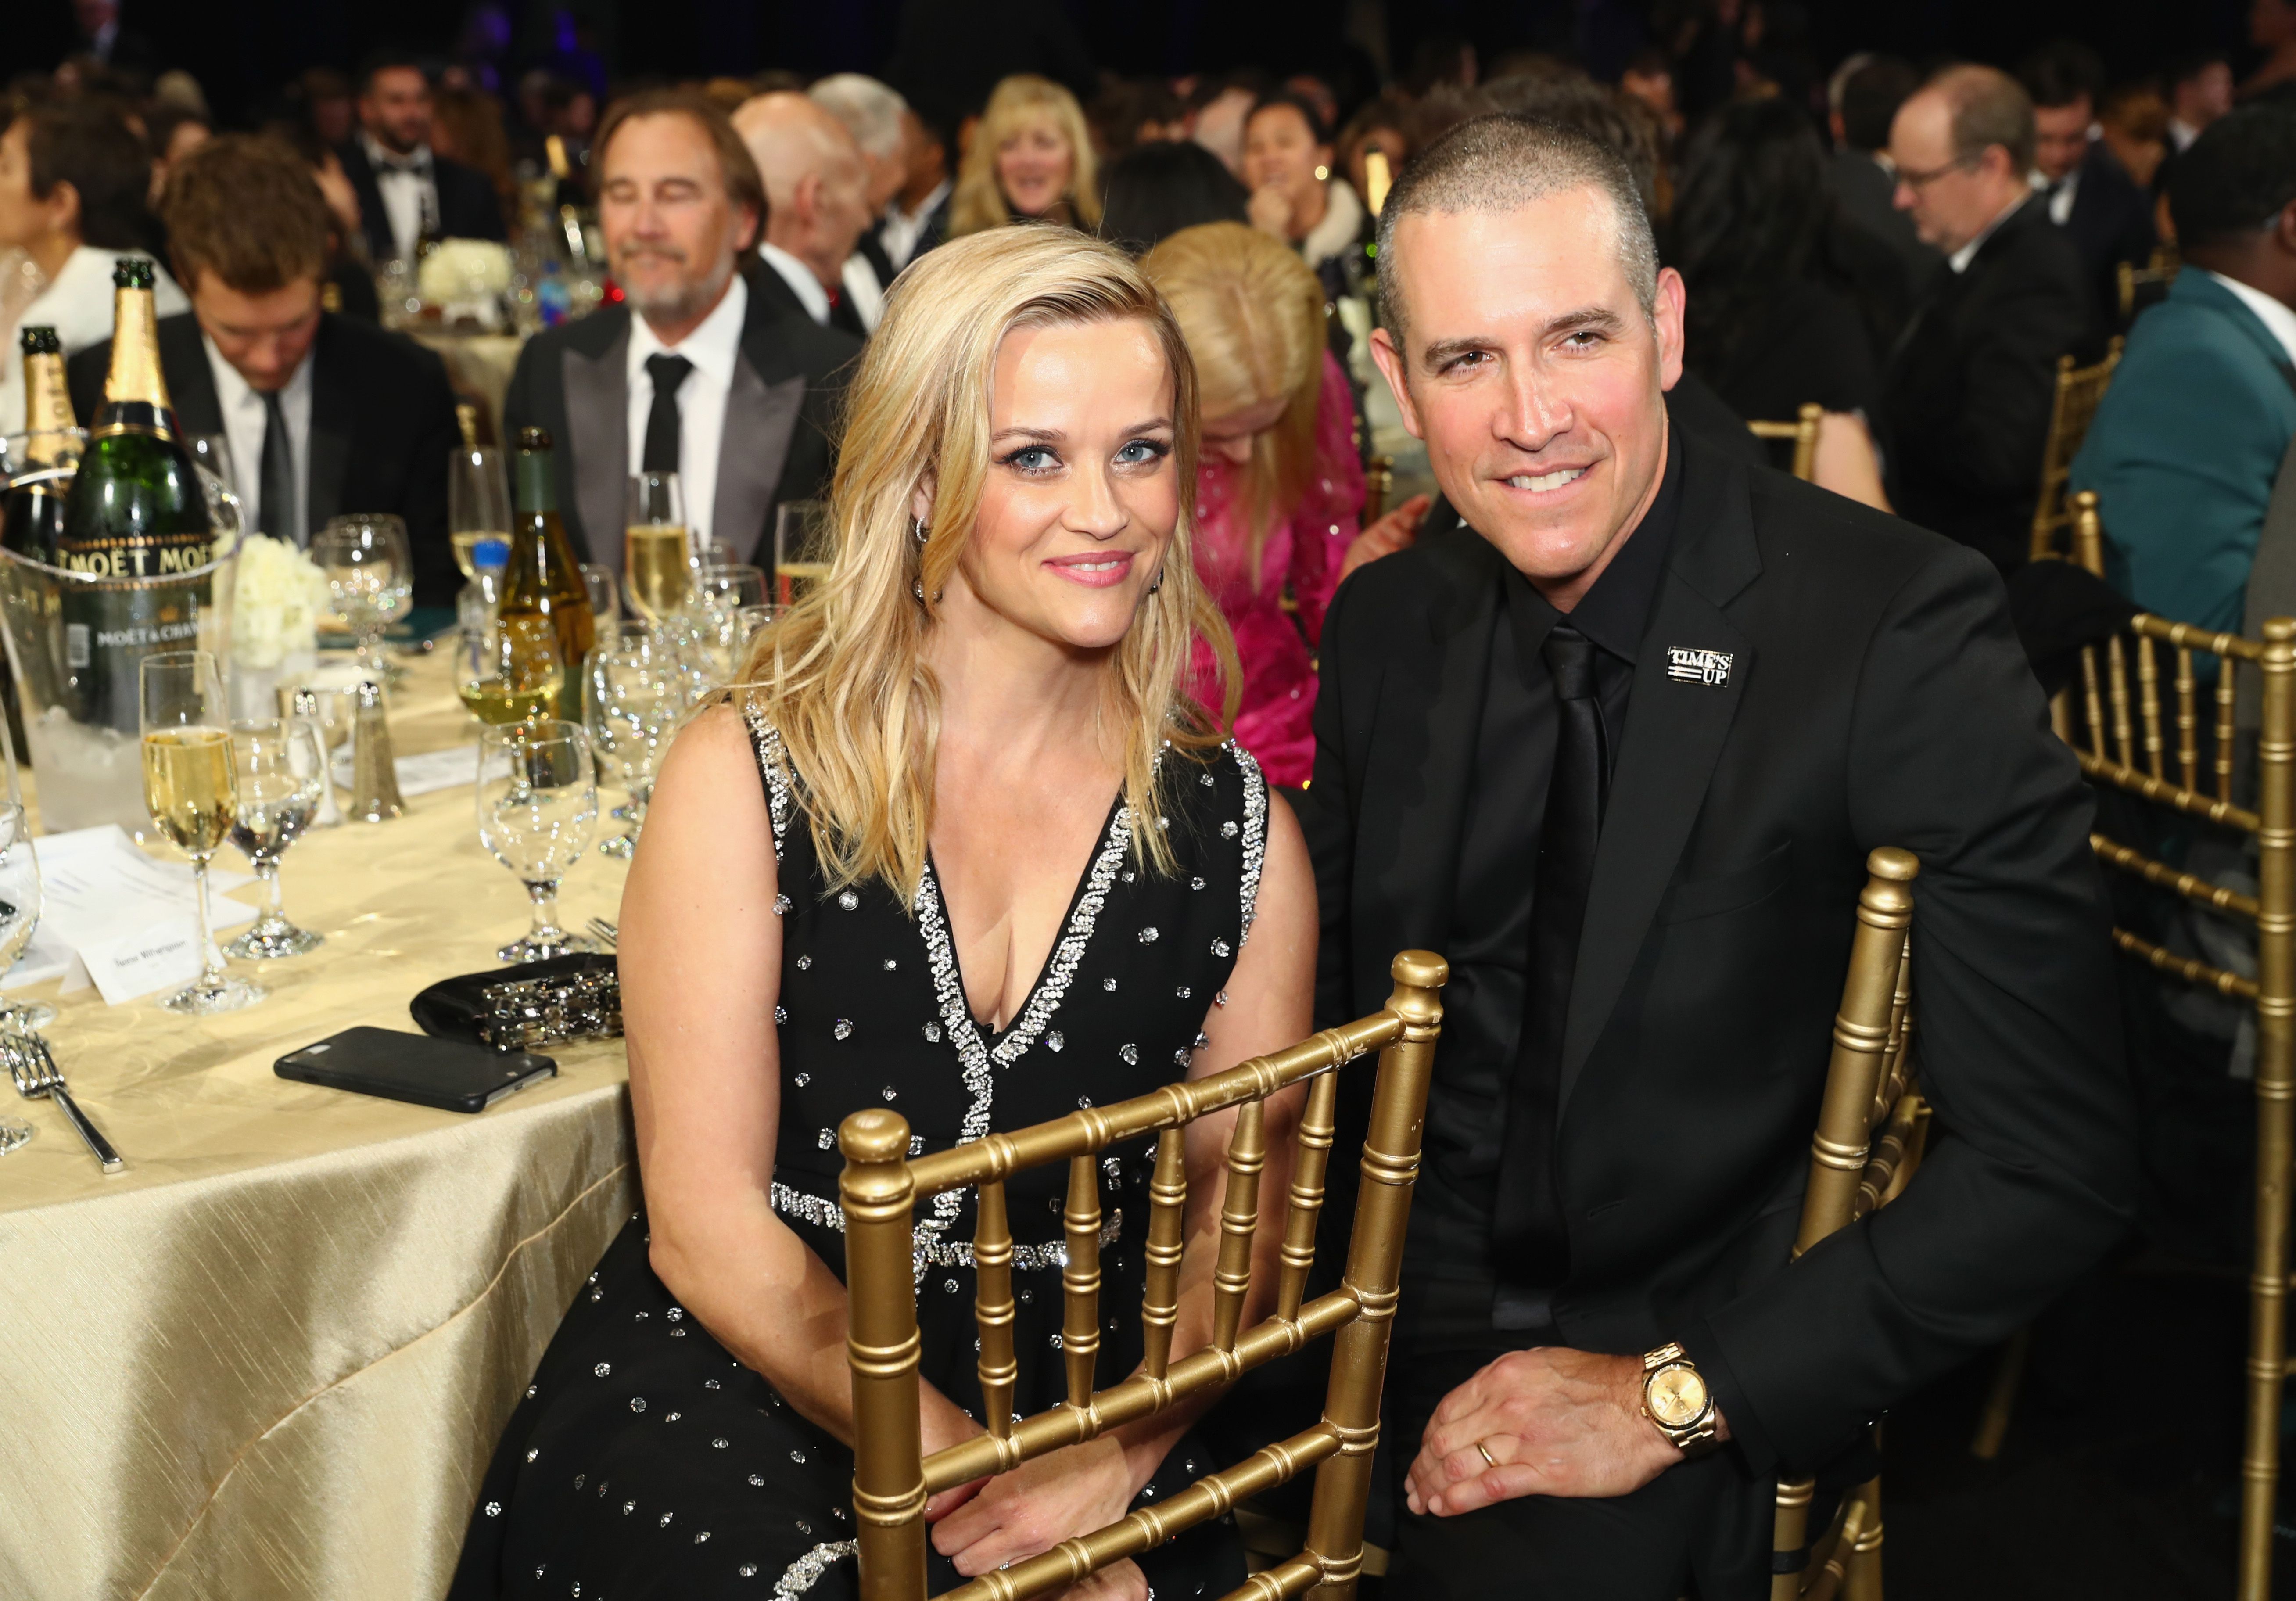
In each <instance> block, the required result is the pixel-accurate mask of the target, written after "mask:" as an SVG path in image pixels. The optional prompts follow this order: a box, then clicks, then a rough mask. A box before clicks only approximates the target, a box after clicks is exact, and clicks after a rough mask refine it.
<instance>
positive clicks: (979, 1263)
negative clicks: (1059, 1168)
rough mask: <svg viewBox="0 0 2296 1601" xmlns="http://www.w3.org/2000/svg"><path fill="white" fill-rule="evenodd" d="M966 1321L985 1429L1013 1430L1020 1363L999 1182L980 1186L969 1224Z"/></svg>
mask: <svg viewBox="0 0 2296 1601" xmlns="http://www.w3.org/2000/svg"><path fill="white" fill-rule="evenodd" d="M972 1266H973V1277H974V1283H973V1301H972V1321H973V1323H974V1325H975V1326H977V1327H978V1328H979V1329H980V1399H981V1400H982V1401H983V1402H984V1403H985V1404H986V1405H987V1407H988V1432H989V1433H991V1434H993V1435H995V1436H996V1438H997V1439H999V1440H1009V1439H1011V1438H1012V1436H1013V1385H1014V1383H1017V1382H1018V1380H1019V1378H1020V1376H1021V1365H1020V1362H1019V1361H1018V1359H1015V1357H1014V1356H1013V1315H1014V1313H1013V1228H1012V1225H1011V1223H1010V1222H1009V1221H1008V1220H1007V1219H1006V1218H1005V1185H1004V1181H1003V1180H1001V1179H995V1178H991V1179H988V1180H985V1181H984V1182H983V1183H982V1184H981V1186H980V1211H979V1215H978V1216H977V1218H976V1219H975V1220H974V1223H973V1227H972Z"/></svg>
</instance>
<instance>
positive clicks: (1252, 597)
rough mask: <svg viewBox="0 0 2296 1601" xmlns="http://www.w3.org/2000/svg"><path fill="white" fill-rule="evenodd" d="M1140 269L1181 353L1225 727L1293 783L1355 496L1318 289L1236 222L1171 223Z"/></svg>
mask: <svg viewBox="0 0 2296 1601" xmlns="http://www.w3.org/2000/svg"><path fill="white" fill-rule="evenodd" d="M1141 265H1142V266H1143V267H1145V268H1146V269H1147V272H1148V275H1149V277H1150V278H1152V280H1153V281H1154V282H1155V284H1156V287H1157V288H1158V289H1159V290H1160V291H1162V293H1163V295H1164V298H1165V299H1166V300H1169V302H1170V303H1171V306H1172V309H1173V311H1174V313H1175V314H1176V315H1177V316H1178V318H1179V322H1180V327H1181V329H1182V331H1183V332H1184V333H1186V335H1187V339H1188V350H1189V353H1190V354H1191V355H1192V356H1193V357H1194V358H1195V364H1196V382H1197V393H1198V395H1199V396H1200V397H1201V413H1202V417H1203V448H1202V451H1201V455H1200V456H1198V458H1197V469H1196V567H1197V571H1198V572H1199V573H1201V576H1202V578H1203V580H1204V582H1205V583H1206V585H1207V586H1209V587H1210V590H1211V592H1212V595H1213V596H1214V598H1215V599H1217V600H1218V602H1219V606H1220V610H1221V611H1222V612H1225V613H1226V616H1227V623H1228V627H1229V628H1231V629H1232V630H1234V635H1235V648H1236V654H1237V655H1238V656H1239V657H1240V658H1242V663H1243V686H1242V687H1243V702H1242V707H1241V708H1240V710H1238V711H1237V713H1236V718H1235V737H1236V739H1237V740H1238V741H1239V742H1240V743H1242V745H1243V747H1244V748H1245V749H1246V750H1248V751H1251V753H1252V755H1254V756H1255V757H1257V758H1259V765H1260V766H1261V768H1264V769H1265V770H1266V772H1267V780H1268V782H1269V783H1271V784H1281V785H1283V786H1285V787H1288V788H1296V787H1298V786H1299V785H1300V784H1305V783H1306V782H1307V781H1308V776H1309V775H1310V773H1311V772H1312V771H1313V770H1314V767H1315V760H1316V734H1315V728H1314V726H1313V724H1314V713H1315V710H1316V662H1315V648H1316V641H1317V640H1318V639H1319V638H1320V637H1321V636H1322V634H1323V629H1324V607H1325V606H1327V605H1329V604H1330V603H1331V599H1332V592H1333V590H1334V589H1336V588H1338V587H1339V583H1340V578H1341V567H1342V563H1343V562H1344V561H1345V559H1346V557H1347V554H1348V547H1349V545H1350V543H1351V542H1353V541H1354V539H1355V538H1356V536H1357V532H1358V528H1357V519H1358V517H1359V516H1360V514H1361V513H1362V511H1363V500H1364V475H1363V466H1362V464H1361V462H1360V460H1359V459H1358V458H1357V454H1356V447H1355V443H1354V437H1353V433H1354V420H1355V403H1354V398H1353V397H1352V396H1351V395H1350V394H1349V390H1348V381H1347V374H1345V373H1344V372H1342V371H1341V367H1340V364H1339V363H1338V362H1337V361H1335V360H1333V357H1332V356H1331V354H1330V353H1329V351H1328V350H1326V349H1325V348H1324V293H1323V289H1322V286H1321V285H1320V284H1318V283H1316V275H1315V274H1314V273H1313V272H1311V271H1309V270H1308V267H1307V266H1306V264H1305V263H1303V262H1302V261H1301V260H1300V258H1299V257H1298V256H1297V255H1296V254H1294V253H1293V252H1292V251H1291V250H1287V249H1285V248H1284V247H1283V244H1282V243H1281V242H1278V241H1276V240H1275V239H1272V238H1270V237H1269V236H1268V235H1267V234H1261V233H1259V232H1257V231H1255V230H1254V229H1251V228H1249V227H1246V226H1243V225H1242V224H1241V223H1226V222H1223V223H1207V224H1204V225H1202V226H1199V227H1193V228H1184V229H1182V230H1181V231H1180V232H1178V233H1177V234H1172V235H1171V236H1170V237H1169V238H1168V239H1166V240H1165V241H1164V242H1162V243H1161V244H1160V245H1158V246H1157V247H1156V248H1155V249H1154V250H1152V251H1150V252H1149V254H1148V256H1147V258H1146V259H1145V260H1144V261H1143V262H1142V264H1141ZM1287 594H1288V595H1289V596H1290V598H1291V600H1292V603H1293V604H1294V606H1295V607H1296V610H1286V609H1285V606H1284V600H1285V597H1286V595H1287ZM1196 677H1197V681H1198V689H1197V694H1198V696H1199V698H1200V699H1201V701H1202V702H1203V703H1204V704H1207V705H1213V706H1217V705H1218V704H1219V696H1218V694H1214V693H1211V692H1210V689H1209V687H1208V686H1209V681H1210V678H1211V677H1212V656H1211V652H1210V650H1209V649H1207V648H1206V647H1204V646H1203V645H1198V646H1197V647H1196Z"/></svg>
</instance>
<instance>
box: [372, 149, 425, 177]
mask: <svg viewBox="0 0 2296 1601" xmlns="http://www.w3.org/2000/svg"><path fill="white" fill-rule="evenodd" d="M374 169H375V171H376V172H377V173H378V174H381V173H386V172H403V173H405V174H406V176H407V177H411V178H427V177H430V152H428V151H416V152H414V154H413V155H411V156H395V155H392V154H391V153H390V152H388V151H385V152H381V154H379V155H377V156H376V157H375V159H374Z"/></svg>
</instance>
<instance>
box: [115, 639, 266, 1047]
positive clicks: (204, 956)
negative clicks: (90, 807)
mask: <svg viewBox="0 0 2296 1601" xmlns="http://www.w3.org/2000/svg"><path fill="white" fill-rule="evenodd" d="M138 670H139V672H140V674H141V682H140V686H139V687H140V689H141V691H142V700H143V804H144V806H145V808H146V809H148V810H149V811H150V812H151V814H152V823H153V825H155V826H157V828H158V829H159V831H160V833H162V834H164V835H166V836H167V838H168V841H169V842H171V843H173V844H174V845H175V847H176V850H180V851H182V852H183V853H184V855H185V856H187V857H189V858H192V883H193V898H194V900H195V902H196V904H197V907H198V911H199V917H198V922H199V932H200V960H201V969H200V976H199V977H198V978H196V979H194V980H193V981H192V982H191V983H189V984H187V985H186V986H184V988H183V989H179V990H177V991H176V993H175V994H173V995H170V996H168V997H167V998H165V999H164V1000H162V1001H161V1002H160V1005H161V1006H165V1007H166V1008H167V1009H168V1011H170V1012H184V1013H190V1014H194V1015H204V1014H208V1013H211V1012H234V1011H237V1010H238V1009H239V1008H240V1007H242V1006H252V1005H254V1004H255V1003H256V1002H257V1001H259V1000H261V999H262V998H263V995H264V992H263V990H262V989H261V988H260V987H259V986H258V985H254V984H250V983H249V982H248V981H246V980H244V979H235V978H232V977H229V976H228V975H226V974H225V972H224V970H223V954H222V953H221V952H220V951H218V950H217V949H216V945H215V933H214V931H213V928H212V925H211V924H210V921H209V916H208V861H209V858H211V857H213V856H214V855H215V853H216V848H217V846H219V845H221V844H222V843H223V842H224V840H225V836H227V835H228V834H229V833H230V832H231V827H232V824H233V822H234V820H235V819H236V817H237V815H238V810H239V780H238V773H237V769H236V767H235V765H234V762H233V760H232V749H231V724H230V721H229V718H228V710H227V709H228V708H229V705H230V702H229V701H227V700H226V699H225V695H224V687H223V677H222V675H221V674H220V673H218V672H217V670H216V661H215V657H214V656H213V655H211V654H210V653H208V652H206V651H162V652H159V653H155V654H152V655H149V656H146V657H144V658H143V662H142V663H141V665H140V668H139V669H138Z"/></svg>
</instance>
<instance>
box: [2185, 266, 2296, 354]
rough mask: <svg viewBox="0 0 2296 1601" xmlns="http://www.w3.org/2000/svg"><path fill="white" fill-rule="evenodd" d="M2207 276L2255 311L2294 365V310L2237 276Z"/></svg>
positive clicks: (2295, 351) (2295, 330)
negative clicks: (2243, 281)
mask: <svg viewBox="0 0 2296 1601" xmlns="http://www.w3.org/2000/svg"><path fill="white" fill-rule="evenodd" d="M2203 270H2206V269H2203ZM2209 276H2210V277H2211V278H2214V279H2215V280H2216V281H2217V282H2218V283H2221V284H2223V285H2224V286H2225V287H2226V289H2229V290H2230V291H2233V293H2234V294H2235V295H2236V296H2238V297H2239V298H2240V303H2241V304H2242V305H2243V306H2245V307H2247V308H2249V309H2250V310H2251V311H2253V312H2254V313H2256V320H2257V321H2259V322H2260V323H2262V324H2264V325H2265V327H2266V328H2267V329H2268V330H2269V331H2270V332H2271V334H2272V337H2273V338H2275V339H2276V340H2278V341H2280V349H2281V350H2282V351H2283V352H2284V354H2285V355H2286V356H2287V357H2288V361H2289V364H2290V365H2296V311H2292V310H2290V309H2289V308H2287V307H2286V306H2284V305H2282V304H2281V303H2280V302H2279V301H2278V300H2274V299H2273V298H2272V297H2271V296H2270V295H2268V294H2266V293H2265V292H2264V291H2262V290H2260V289H2257V288H2255V287H2253V286H2251V285H2250V284H2246V283H2242V282H2241V281H2240V280H2239V279H2238V278H2227V277H2226V276H2225V275H2223V274H2222V273H2210V274H2209Z"/></svg>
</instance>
